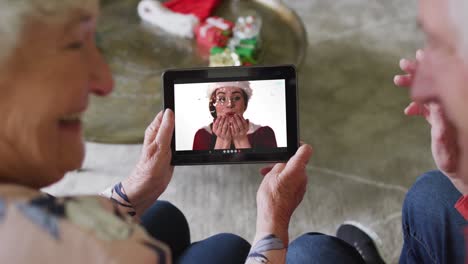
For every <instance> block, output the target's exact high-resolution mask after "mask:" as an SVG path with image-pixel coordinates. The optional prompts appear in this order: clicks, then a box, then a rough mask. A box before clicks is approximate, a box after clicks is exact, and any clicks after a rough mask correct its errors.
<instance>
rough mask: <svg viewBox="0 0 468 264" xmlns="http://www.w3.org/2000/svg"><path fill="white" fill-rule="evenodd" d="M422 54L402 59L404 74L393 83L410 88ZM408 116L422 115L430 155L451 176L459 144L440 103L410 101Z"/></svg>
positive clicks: (455, 132)
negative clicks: (428, 141)
mask: <svg viewBox="0 0 468 264" xmlns="http://www.w3.org/2000/svg"><path fill="white" fill-rule="evenodd" d="M423 56H424V52H423V51H422V50H418V52H417V53H416V60H415V61H412V60H406V59H402V60H401V61H400V68H401V69H402V70H403V71H404V72H406V73H407V74H406V75H397V76H395V80H394V82H395V84H396V85H397V86H400V87H406V88H411V87H412V85H413V81H414V76H415V73H416V71H417V69H418V64H419V63H421V61H422V59H423ZM405 114H406V115H408V116H422V117H424V118H425V119H426V120H427V122H428V123H429V125H430V126H431V148H432V156H433V157H434V161H435V163H436V165H437V167H438V168H439V169H440V170H441V171H442V172H444V173H445V174H446V175H447V176H449V177H453V176H454V174H455V173H456V171H457V168H458V160H459V155H460V154H459V146H458V142H457V131H456V129H455V127H454V125H453V124H452V123H451V122H450V121H449V120H448V119H447V117H446V115H445V113H444V109H443V107H442V106H441V105H440V103H437V102H430V103H427V104H420V103H417V102H411V103H410V105H409V106H408V107H407V108H406V109H405Z"/></svg>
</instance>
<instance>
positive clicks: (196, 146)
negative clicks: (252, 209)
mask: <svg viewBox="0 0 468 264" xmlns="http://www.w3.org/2000/svg"><path fill="white" fill-rule="evenodd" d="M212 125H213V124H210V125H209V126H206V127H204V128H201V129H199V130H198V131H197V133H196V134H195V138H194V139H193V150H212V149H214V146H215V144H216V138H217V137H216V135H214V134H213V132H212V131H211V126H212ZM247 138H248V139H249V142H250V145H251V146H252V148H254V149H272V148H276V147H277V144H276V136H275V132H274V131H273V129H271V127H269V126H263V127H262V126H259V125H255V124H253V123H250V128H249V131H248V132H247ZM231 149H235V147H234V145H231Z"/></svg>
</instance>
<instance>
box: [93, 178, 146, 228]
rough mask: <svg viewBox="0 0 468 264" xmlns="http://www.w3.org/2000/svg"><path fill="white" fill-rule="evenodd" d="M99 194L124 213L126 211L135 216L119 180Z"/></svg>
mask: <svg viewBox="0 0 468 264" xmlns="http://www.w3.org/2000/svg"><path fill="white" fill-rule="evenodd" d="M100 195H101V196H104V197H106V198H108V199H109V200H111V201H112V202H113V203H114V204H116V205H117V206H118V207H119V209H120V210H121V211H123V212H124V213H127V214H128V215H130V216H131V217H135V215H136V211H135V209H134V208H133V206H132V204H131V203H130V200H129V199H128V197H127V194H126V193H125V190H124V188H123V187H122V183H121V182H119V183H117V184H116V185H114V186H113V187H109V188H107V189H106V190H105V191H103V192H102V193H100ZM138 220H139V219H138Z"/></svg>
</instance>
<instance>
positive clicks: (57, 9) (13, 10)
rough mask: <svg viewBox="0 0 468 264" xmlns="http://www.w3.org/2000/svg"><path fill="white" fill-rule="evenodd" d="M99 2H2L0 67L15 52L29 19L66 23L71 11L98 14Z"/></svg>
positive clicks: (22, 0)
mask: <svg viewBox="0 0 468 264" xmlns="http://www.w3.org/2000/svg"><path fill="white" fill-rule="evenodd" d="M98 6H99V0H0V36H1V37H0V65H1V64H2V63H4V60H5V59H7V58H8V57H9V56H10V55H11V53H12V52H13V50H14V48H15V46H16V45H17V43H18V39H19V38H20V35H21V32H22V31H23V28H24V25H25V24H26V22H27V20H28V18H31V17H36V18H38V19H41V20H42V21H44V22H46V23H64V22H65V19H66V18H67V17H69V15H70V13H69V11H71V10H75V9H78V10H79V9H81V10H86V11H90V12H92V13H93V14H94V13H96V12H97V10H98Z"/></svg>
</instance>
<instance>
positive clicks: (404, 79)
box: [393, 74, 414, 87]
mask: <svg viewBox="0 0 468 264" xmlns="http://www.w3.org/2000/svg"><path fill="white" fill-rule="evenodd" d="M413 80H414V76H413V75H410V74H407V75H396V76H395V78H394V79H393V82H394V83H395V85H397V86H399V87H411V86H412V85H413Z"/></svg>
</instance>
